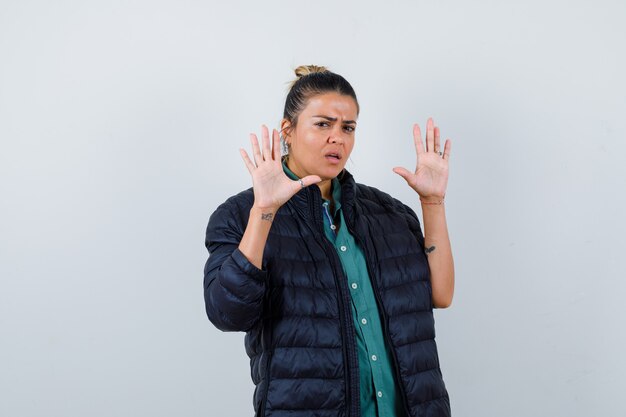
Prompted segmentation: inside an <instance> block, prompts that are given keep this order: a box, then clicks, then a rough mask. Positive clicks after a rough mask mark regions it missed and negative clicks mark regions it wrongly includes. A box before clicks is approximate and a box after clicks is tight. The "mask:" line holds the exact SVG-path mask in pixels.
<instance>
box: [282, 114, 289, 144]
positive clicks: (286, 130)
mask: <svg viewBox="0 0 626 417" xmlns="http://www.w3.org/2000/svg"><path fill="white" fill-rule="evenodd" d="M280 133H281V134H282V136H283V137H284V138H285V141H287V136H289V135H291V123H289V120H287V119H283V120H281V122H280Z"/></svg>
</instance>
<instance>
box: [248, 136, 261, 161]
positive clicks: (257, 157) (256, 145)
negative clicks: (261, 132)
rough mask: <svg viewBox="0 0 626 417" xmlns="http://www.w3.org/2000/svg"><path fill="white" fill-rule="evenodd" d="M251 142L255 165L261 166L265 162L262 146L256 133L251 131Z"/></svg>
mask: <svg viewBox="0 0 626 417" xmlns="http://www.w3.org/2000/svg"><path fill="white" fill-rule="evenodd" d="M250 143H251V144H252V156H253V157H254V163H255V166H259V164H260V163H261V162H263V157H262V156H261V148H259V139H257V137H256V135H255V134H254V133H250Z"/></svg>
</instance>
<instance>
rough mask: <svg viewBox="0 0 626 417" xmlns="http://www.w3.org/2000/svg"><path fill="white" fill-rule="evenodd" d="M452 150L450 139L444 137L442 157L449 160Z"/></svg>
mask: <svg viewBox="0 0 626 417" xmlns="http://www.w3.org/2000/svg"><path fill="white" fill-rule="evenodd" d="M451 150H452V141H451V140H450V139H446V144H445V146H444V148H443V159H445V160H446V161H448V160H450V151H451Z"/></svg>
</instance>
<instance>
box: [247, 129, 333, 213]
mask: <svg viewBox="0 0 626 417" xmlns="http://www.w3.org/2000/svg"><path fill="white" fill-rule="evenodd" d="M261 135H262V138H263V145H262V146H263V149H262V150H261V147H260V146H259V140H258V139H257V136H256V135H255V134H254V133H251V134H250V142H251V144H252V157H253V158H254V162H253V161H252V160H251V159H250V157H249V156H248V153H247V152H246V151H245V150H244V149H239V153H240V154H241V157H242V158H243V160H244V163H245V164H246V167H247V168H248V171H249V172H250V175H251V176H252V186H253V189H254V205H255V206H257V207H261V208H266V209H278V208H279V207H280V206H282V205H283V204H285V203H286V202H287V201H288V200H289V199H290V198H291V197H292V196H293V195H294V194H295V193H297V192H298V191H300V189H301V188H302V187H305V186H309V185H312V184H317V183H318V182H320V181H321V178H320V177H319V176H317V175H307V176H306V177H304V178H302V180H301V181H294V180H292V179H290V178H289V177H287V175H286V174H285V171H284V170H283V166H282V163H281V160H280V139H279V135H278V131H277V130H276V129H274V130H273V131H272V136H273V137H272V142H273V143H272V145H273V146H271V147H270V138H269V131H268V129H267V126H265V125H263V126H262V127H261Z"/></svg>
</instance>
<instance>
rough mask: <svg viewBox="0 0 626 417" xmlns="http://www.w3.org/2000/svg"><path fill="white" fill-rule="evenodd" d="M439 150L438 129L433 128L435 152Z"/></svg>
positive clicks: (436, 127)
mask: <svg viewBox="0 0 626 417" xmlns="http://www.w3.org/2000/svg"><path fill="white" fill-rule="evenodd" d="M440 150H441V140H440V138H439V127H438V126H435V152H439V151H440Z"/></svg>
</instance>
